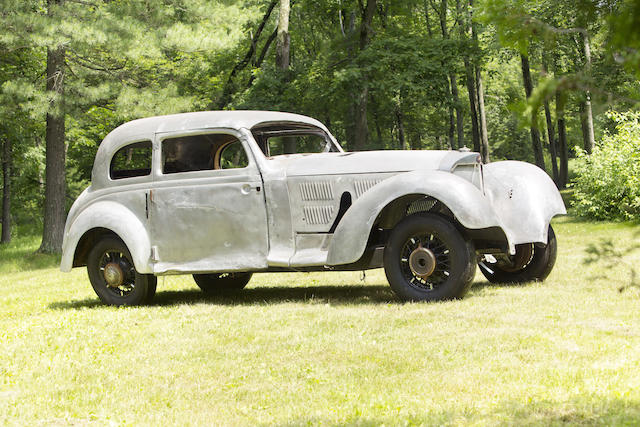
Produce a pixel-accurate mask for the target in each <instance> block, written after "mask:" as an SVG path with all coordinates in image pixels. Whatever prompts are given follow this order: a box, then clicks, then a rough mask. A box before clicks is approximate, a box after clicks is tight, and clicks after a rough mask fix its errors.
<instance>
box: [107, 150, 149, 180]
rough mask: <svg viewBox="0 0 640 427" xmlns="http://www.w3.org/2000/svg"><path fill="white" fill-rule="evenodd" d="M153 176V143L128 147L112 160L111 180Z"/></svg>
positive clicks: (117, 153)
mask: <svg viewBox="0 0 640 427" xmlns="http://www.w3.org/2000/svg"><path fill="white" fill-rule="evenodd" d="M149 174H151V141H141V142H136V143H133V144H129V145H126V146H124V147H122V148H121V149H119V150H118V151H116V154H114V155H113V157H112V158H111V165H110V166H109V176H111V179H122V178H133V177H136V176H146V175H149Z"/></svg>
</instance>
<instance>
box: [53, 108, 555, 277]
mask: <svg viewBox="0 0 640 427" xmlns="http://www.w3.org/2000/svg"><path fill="white" fill-rule="evenodd" d="M280 128H282V129H287V128H293V129H305V131H312V132H317V133H318V134H324V137H325V138H326V141H327V144H328V145H327V147H326V150H325V151H327V152H319V153H311V154H289V155H278V156H268V155H267V154H268V153H265V148H264V146H261V145H260V138H259V132H260V129H266V130H267V131H268V132H275V131H277V130H278V129H280ZM274 129H275V130H274ZM198 134H222V135H228V136H229V138H235V140H237V141H239V143H240V144H241V146H242V148H243V150H244V151H245V153H246V158H247V162H246V165H244V167H240V168H233V169H219V170H200V171H191V172H186V173H171V174H167V173H164V171H163V161H165V160H163V156H164V155H165V154H163V152H162V150H163V149H162V144H163V141H165V140H167V139H169V138H178V137H182V136H189V135H198ZM139 141H148V142H149V143H150V147H152V150H151V153H152V154H151V156H152V158H151V161H150V170H149V173H148V174H146V175H143V176H131V177H127V178H125V179H113V177H112V176H110V167H111V166H110V165H112V162H113V160H112V159H113V158H114V155H115V154H116V153H118V152H119V150H121V149H123V148H124V147H127V146H128V145H130V144H133V143H137V142H139ZM263 145H264V144H263ZM434 203H439V204H440V205H441V206H442V207H443V209H444V210H446V212H447V213H448V215H450V216H451V218H452V221H455V223H456V224H457V226H458V227H460V229H462V230H464V232H465V233H467V234H468V236H469V238H470V239H472V240H473V241H474V242H475V244H476V249H478V250H479V249H481V248H483V247H486V248H487V249H490V248H493V249H497V250H502V251H503V252H505V253H508V254H512V255H513V254H515V252H516V247H517V246H518V245H520V244H524V243H527V244H528V243H541V244H545V243H546V242H547V241H548V236H547V233H548V229H549V223H550V220H551V218H552V217H553V216H554V215H558V214H563V213H565V207H564V204H563V202H562V199H561V197H560V195H559V193H558V191H557V189H556V187H555V185H554V184H553V182H552V181H551V180H550V179H549V177H548V176H547V175H546V173H545V172H544V171H542V170H541V169H539V168H537V167H536V166H533V165H530V164H528V163H523V162H515V161H504V162H496V163H490V164H484V165H483V164H481V163H480V162H479V161H478V155H477V154H476V153H470V152H459V151H370V152H344V151H343V150H342V149H341V148H340V146H339V144H338V143H337V141H336V140H335V138H334V137H333V136H331V133H330V132H329V131H328V129H327V128H326V127H325V126H324V125H323V124H322V123H320V122H318V121H317V120H314V119H312V118H309V117H305V116H301V115H297V114H290V113H279V112H264V111H224V112H196V113H186V114H177V115H170V116H161V117H152V118H147V119H140V120H135V121H132V122H129V123H126V124H124V125H122V126H120V127H118V128H117V129H115V130H114V131H112V132H111V133H110V134H109V135H107V136H106V138H105V139H104V141H103V142H102V144H101V145H100V147H99V150H98V152H97V154H96V158H95V164H94V167H93V172H92V182H91V186H90V187H88V188H87V189H86V190H85V191H84V192H83V193H82V194H81V195H80V196H79V197H78V199H77V200H76V202H75V203H74V205H73V207H72V208H71V210H70V212H69V215H68V218H67V223H66V227H65V232H64V244H63V256H62V262H61V270H62V271H70V270H71V268H72V267H76V266H82V265H86V263H87V254H88V253H89V251H90V250H91V246H92V245H93V244H95V242H96V241H97V240H98V239H99V238H100V236H103V235H105V233H111V234H113V235H116V236H118V237H119V238H120V239H121V240H122V241H123V242H124V244H125V245H126V247H127V248H128V250H129V251H130V253H131V258H132V262H133V264H134V266H135V270H136V271H137V272H139V273H141V274H153V275H163V274H186V273H191V274H193V273H207V272H239V271H241V272H248V271H282V270H305V269H306V270H314V269H364V268H373V267H379V266H381V258H380V257H378V256H376V249H378V252H379V250H380V249H381V248H383V247H384V230H390V229H392V228H393V227H394V225H395V224H397V223H398V221H400V220H401V219H402V218H403V217H404V216H406V215H407V214H409V213H415V212H419V211H428V210H429V209H430V208H431V207H432V206H433V204H434ZM409 211H411V212H409ZM377 234H380V236H377Z"/></svg>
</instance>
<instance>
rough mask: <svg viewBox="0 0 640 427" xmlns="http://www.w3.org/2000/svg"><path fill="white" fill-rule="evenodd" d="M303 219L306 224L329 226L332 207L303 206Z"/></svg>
mask: <svg viewBox="0 0 640 427" xmlns="http://www.w3.org/2000/svg"><path fill="white" fill-rule="evenodd" d="M303 210H304V217H305V219H306V221H307V224H310V225H317V224H329V222H331V217H332V216H333V207H332V206H305V207H304V209H303Z"/></svg>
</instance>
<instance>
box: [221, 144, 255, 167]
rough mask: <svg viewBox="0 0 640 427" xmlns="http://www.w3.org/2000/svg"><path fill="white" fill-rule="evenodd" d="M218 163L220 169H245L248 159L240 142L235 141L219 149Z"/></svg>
mask: <svg viewBox="0 0 640 427" xmlns="http://www.w3.org/2000/svg"><path fill="white" fill-rule="evenodd" d="M218 163H219V164H220V169H234V168H246V167H247V165H248V164H249V159H247V153H245V151H244V148H242V144H241V143H240V141H238V140H236V141H234V142H232V143H230V144H227V145H225V146H224V147H222V148H221V149H220V156H219V159H218Z"/></svg>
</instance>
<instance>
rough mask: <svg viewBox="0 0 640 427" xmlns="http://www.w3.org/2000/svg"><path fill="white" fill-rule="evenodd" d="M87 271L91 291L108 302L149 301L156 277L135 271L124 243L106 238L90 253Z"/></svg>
mask: <svg viewBox="0 0 640 427" xmlns="http://www.w3.org/2000/svg"><path fill="white" fill-rule="evenodd" d="M87 272H88V274H89V280H90V281H91V286H92V287H93V290H94V291H95V293H96V294H97V295H98V297H99V298H100V300H101V301H102V302H104V303H105V304H109V305H139V304H144V303H148V302H150V301H151V299H152V298H153V295H154V294H155V290H156V277H155V276H153V275H151V274H141V273H138V272H137V271H136V269H135V266H134V264H133V258H132V257H131V253H130V252H129V249H127V247H126V245H125V244H124V243H123V242H122V241H121V240H120V239H118V238H116V237H106V238H104V239H102V240H100V241H99V242H98V244H96V245H95V246H94V247H93V249H91V251H90V252H89V256H88V259H87Z"/></svg>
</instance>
